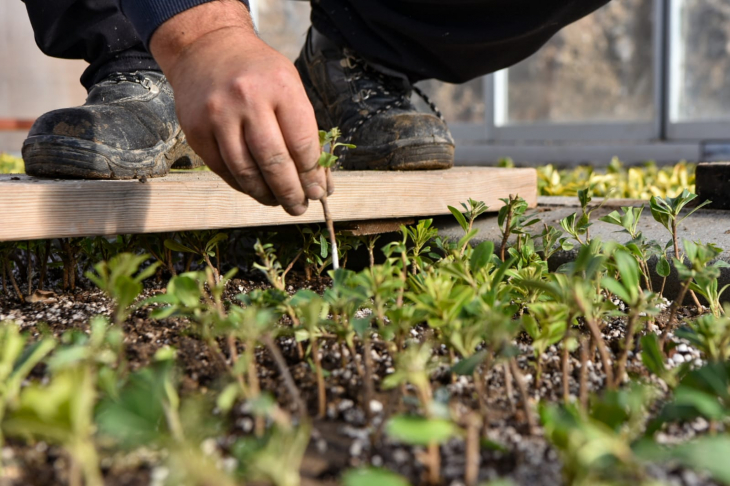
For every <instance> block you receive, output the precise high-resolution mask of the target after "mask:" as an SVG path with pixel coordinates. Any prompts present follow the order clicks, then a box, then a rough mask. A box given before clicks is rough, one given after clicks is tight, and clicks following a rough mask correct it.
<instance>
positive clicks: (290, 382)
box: [261, 334, 307, 418]
mask: <svg viewBox="0 0 730 486" xmlns="http://www.w3.org/2000/svg"><path fill="white" fill-rule="evenodd" d="M261 340H262V341H263V343H264V345H265V346H266V348H267V349H268V350H269V352H270V353H271V355H272V356H273V357H274V361H275V362H276V366H277V367H278V368H279V373H281V376H282V378H283V379H284V385H285V386H286V388H287V390H289V394H290V395H291V397H292V399H293V400H294V403H295V404H296V406H297V408H298V409H299V414H300V415H301V416H302V417H303V418H306V417H307V405H306V404H305V403H304V400H302V395H301V394H300V393H299V388H297V385H296V383H295V382H294V378H292V376H291V373H290V372H289V367H288V366H287V364H286V360H285V359H284V355H282V354H281V351H280V350H279V346H278V345H277V344H276V343H275V342H274V340H273V339H272V338H271V336H270V335H269V334H265V335H264V336H263V337H262V338H261Z"/></svg>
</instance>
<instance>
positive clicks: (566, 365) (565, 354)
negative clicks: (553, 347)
mask: <svg viewBox="0 0 730 486" xmlns="http://www.w3.org/2000/svg"><path fill="white" fill-rule="evenodd" d="M566 337H567V333H566ZM562 345H563V346H562V356H561V368H562V369H563V402H565V404H566V405H567V404H568V403H570V353H569V351H568V346H567V342H566V340H565V339H563V343H562Z"/></svg>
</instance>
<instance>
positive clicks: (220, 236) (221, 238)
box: [205, 233, 228, 253]
mask: <svg viewBox="0 0 730 486" xmlns="http://www.w3.org/2000/svg"><path fill="white" fill-rule="evenodd" d="M227 239H228V233H218V234H217V235H215V236H214V237H213V238H211V239H210V240H208V243H206V244H205V251H206V253H207V252H209V251H213V249H214V248H215V245H217V244H218V243H220V242H221V241H225V240H227Z"/></svg>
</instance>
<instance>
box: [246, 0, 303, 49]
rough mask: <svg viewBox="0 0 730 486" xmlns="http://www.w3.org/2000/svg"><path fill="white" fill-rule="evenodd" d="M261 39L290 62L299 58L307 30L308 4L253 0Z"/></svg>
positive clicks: (277, 0) (284, 0)
mask: <svg viewBox="0 0 730 486" xmlns="http://www.w3.org/2000/svg"><path fill="white" fill-rule="evenodd" d="M255 11H257V14H258V25H257V26H256V27H257V29H258V31H259V35H260V36H261V38H262V39H263V40H264V41H266V43H267V44H269V45H270V46H271V47H273V48H274V49H276V50H277V51H279V52H281V53H282V54H284V55H285V56H286V57H288V58H289V59H291V60H292V61H293V60H294V59H296V58H297V56H299V51H301V50H302V45H304V39H305V37H306V34H307V29H308V28H309V25H310V22H309V11H310V7H309V2H293V1H292V0H255Z"/></svg>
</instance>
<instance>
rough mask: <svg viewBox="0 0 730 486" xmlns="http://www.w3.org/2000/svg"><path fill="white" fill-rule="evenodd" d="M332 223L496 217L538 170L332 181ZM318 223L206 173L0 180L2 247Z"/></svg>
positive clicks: (531, 190)
mask: <svg viewBox="0 0 730 486" xmlns="http://www.w3.org/2000/svg"><path fill="white" fill-rule="evenodd" d="M333 176H334V182H335V187H336V192H335V194H334V195H332V196H331V197H330V207H331V211H332V214H333V217H334V218H335V220H336V221H362V220H373V219H389V218H404V217H421V216H435V215H440V214H448V213H449V211H448V209H447V206H448V205H451V206H456V207H460V206H459V203H460V202H463V201H466V200H467V198H470V197H471V198H473V199H477V200H481V201H484V202H485V203H486V204H487V205H488V206H489V207H490V208H491V209H492V210H496V209H498V208H499V207H501V206H502V203H501V202H500V201H499V198H504V197H507V196H508V195H509V194H519V195H520V196H522V197H523V198H525V200H527V201H528V203H529V204H530V206H533V207H534V206H535V205H537V173H536V171H535V170H534V169H501V168H490V167H459V168H454V169H451V170H445V171H422V172H375V171H363V172H345V171H338V172H335V173H334V174H333ZM323 221H324V216H323V214H322V208H321V206H320V204H319V203H316V202H311V203H310V208H309V210H308V211H307V212H306V214H305V215H303V216H300V217H293V216H289V215H288V214H286V213H285V212H284V210H283V209H281V208H280V207H275V208H272V207H266V206H262V205H260V204H258V203H257V202H256V201H254V200H253V199H251V198H250V197H248V196H246V195H245V194H241V193H239V192H237V191H234V190H233V189H231V188H230V187H229V186H228V185H226V184H225V183H224V182H223V181H222V180H221V179H219V178H218V177H217V176H216V175H215V174H213V173H210V172H178V173H174V174H172V175H170V176H167V177H164V178H160V179H147V181H146V182H144V183H143V182H140V181H137V180H131V181H90V180H58V179H36V178H33V177H29V176H25V175H15V176H13V175H0V241H8V240H26V239H39V238H61V237H74V236H94V235H115V234H130V233H155V232H163V231H183V230H194V229H196V230H202V229H222V228H240V227H256V226H271V225H284V224H298V223H319V222H323Z"/></svg>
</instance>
